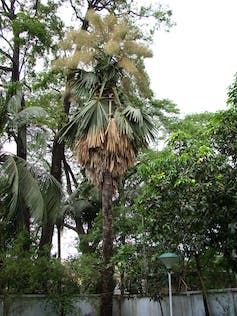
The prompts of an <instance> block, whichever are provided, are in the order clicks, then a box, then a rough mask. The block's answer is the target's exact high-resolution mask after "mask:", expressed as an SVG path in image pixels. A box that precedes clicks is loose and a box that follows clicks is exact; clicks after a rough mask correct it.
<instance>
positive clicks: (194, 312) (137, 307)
mask: <svg viewBox="0 0 237 316" xmlns="http://www.w3.org/2000/svg"><path fill="white" fill-rule="evenodd" d="M209 301H210V305H211V309H212V315H213V316H237V289H225V290H216V291H210V292H209ZM99 304H100V298H99V297H98V296H93V295H91V296H83V297H80V298H75V302H74V305H75V307H76V309H75V312H74V313H73V314H70V315H69V314H68V316H99ZM162 312H163V313H162ZM173 314H174V316H205V312H204V306H203V300H202V295H201V294H200V292H187V293H183V294H179V295H174V296H173ZM0 316H57V314H56V313H55V312H54V310H53V307H52V306H51V305H50V303H49V301H48V300H47V299H46V298H45V296H43V295H23V296H11V297H8V298H7V299H6V300H5V301H4V299H3V297H0ZM113 316H169V299H168V297H167V296H166V297H164V298H163V299H162V300H161V303H159V302H158V301H153V300H151V299H150V298H147V297H138V296H130V297H123V298H121V297H120V296H115V297H114V311H113Z"/></svg>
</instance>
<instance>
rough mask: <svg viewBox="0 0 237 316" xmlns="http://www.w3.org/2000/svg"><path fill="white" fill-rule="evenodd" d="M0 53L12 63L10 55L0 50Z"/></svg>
mask: <svg viewBox="0 0 237 316" xmlns="http://www.w3.org/2000/svg"><path fill="white" fill-rule="evenodd" d="M0 53H2V54H3V55H4V56H6V57H7V58H8V59H10V60H11V61H12V62H13V58H12V56H11V55H9V54H8V53H7V52H5V51H4V50H2V49H1V48H0Z"/></svg>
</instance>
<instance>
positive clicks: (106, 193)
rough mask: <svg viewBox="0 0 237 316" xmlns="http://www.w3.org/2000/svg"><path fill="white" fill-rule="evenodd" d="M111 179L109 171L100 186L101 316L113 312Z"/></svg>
mask: <svg viewBox="0 0 237 316" xmlns="http://www.w3.org/2000/svg"><path fill="white" fill-rule="evenodd" d="M112 197H113V187H112V177H111V174H110V172H109V171H106V172H105V173H104V181H103V184H102V210H103V248H102V259H103V267H102V295H101V309H100V315H101V316H112V310H113V290H114V281H113V272H114V271H113V267H112V266H111V265H110V260H111V257H112V255H113V226H112V222H113V220H112Z"/></svg>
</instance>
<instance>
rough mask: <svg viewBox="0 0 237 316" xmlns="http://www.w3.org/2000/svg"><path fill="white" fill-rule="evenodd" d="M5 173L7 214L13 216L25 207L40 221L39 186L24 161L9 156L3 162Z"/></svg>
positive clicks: (41, 203)
mask: <svg viewBox="0 0 237 316" xmlns="http://www.w3.org/2000/svg"><path fill="white" fill-rule="evenodd" d="M3 166H4V169H5V173H6V175H7V176H8V199H7V200H8V210H9V211H8V216H9V218H10V217H14V216H16V213H17V212H18V214H17V216H19V213H21V211H22V209H23V207H27V208H28V209H29V211H30V213H31V215H32V217H33V218H34V219H35V220H37V221H40V220H42V217H43V211H44V201H43V197H42V195H41V191H40V187H39V185H38V183H37V181H36V179H35V178H34V177H33V175H32V174H31V172H30V171H29V169H28V168H27V165H26V161H25V160H23V159H21V158H19V157H13V156H9V157H7V159H6V161H5V162H4V165H3Z"/></svg>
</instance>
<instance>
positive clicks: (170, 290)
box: [168, 270, 173, 316]
mask: <svg viewBox="0 0 237 316" xmlns="http://www.w3.org/2000/svg"><path fill="white" fill-rule="evenodd" d="M168 281H169V302H170V316H173V305H172V287H171V270H168Z"/></svg>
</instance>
